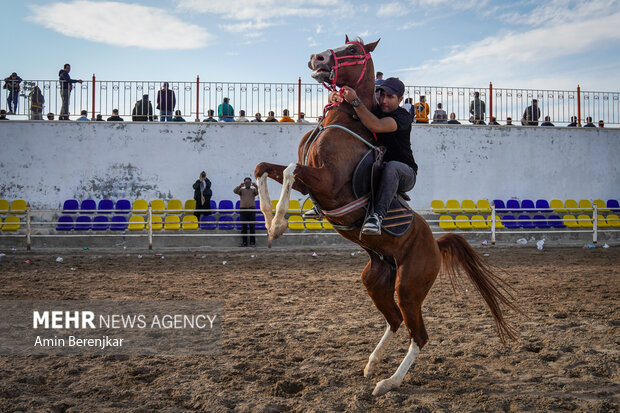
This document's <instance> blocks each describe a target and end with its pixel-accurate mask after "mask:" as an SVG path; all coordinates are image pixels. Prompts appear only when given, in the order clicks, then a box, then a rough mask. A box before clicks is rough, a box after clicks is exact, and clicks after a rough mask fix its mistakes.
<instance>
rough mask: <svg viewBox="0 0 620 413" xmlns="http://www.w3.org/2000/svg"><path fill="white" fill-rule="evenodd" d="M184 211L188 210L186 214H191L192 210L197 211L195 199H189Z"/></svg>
mask: <svg viewBox="0 0 620 413" xmlns="http://www.w3.org/2000/svg"><path fill="white" fill-rule="evenodd" d="M183 209H186V210H187V211H185V212H189V211H191V210H192V209H196V200H195V199H188V200H187V201H185V205H183Z"/></svg>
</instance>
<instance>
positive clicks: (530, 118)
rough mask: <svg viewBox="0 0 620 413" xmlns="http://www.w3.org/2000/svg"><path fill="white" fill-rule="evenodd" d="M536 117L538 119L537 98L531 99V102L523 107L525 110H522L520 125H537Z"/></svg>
mask: <svg viewBox="0 0 620 413" xmlns="http://www.w3.org/2000/svg"><path fill="white" fill-rule="evenodd" d="M538 119H540V108H539V107H538V100H537V99H532V104H531V105H530V106H528V107H527V108H526V109H525V112H523V118H522V119H521V125H523V126H526V125H528V126H538Z"/></svg>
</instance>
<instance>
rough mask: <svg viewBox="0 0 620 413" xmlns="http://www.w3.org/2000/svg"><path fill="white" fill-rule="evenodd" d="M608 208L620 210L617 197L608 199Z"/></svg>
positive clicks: (614, 210)
mask: <svg viewBox="0 0 620 413" xmlns="http://www.w3.org/2000/svg"><path fill="white" fill-rule="evenodd" d="M607 208H609V209H611V210H612V211H613V212H620V205H619V204H618V200H616V199H608V200H607Z"/></svg>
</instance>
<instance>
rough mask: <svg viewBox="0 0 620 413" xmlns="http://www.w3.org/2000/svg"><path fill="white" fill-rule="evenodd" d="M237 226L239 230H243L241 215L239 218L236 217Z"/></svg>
mask: <svg viewBox="0 0 620 413" xmlns="http://www.w3.org/2000/svg"><path fill="white" fill-rule="evenodd" d="M235 221H236V222H235V227H237V229H238V230H241V224H240V223H239V221H241V217H240V216H238V217H237V219H235Z"/></svg>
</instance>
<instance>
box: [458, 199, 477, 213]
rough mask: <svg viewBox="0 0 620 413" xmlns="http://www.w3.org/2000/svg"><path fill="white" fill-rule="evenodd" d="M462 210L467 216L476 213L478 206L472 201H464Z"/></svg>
mask: <svg viewBox="0 0 620 413" xmlns="http://www.w3.org/2000/svg"><path fill="white" fill-rule="evenodd" d="M461 209H462V210H463V212H465V213H466V214H473V213H475V212H476V204H475V203H474V201H472V200H471V199H464V200H463V201H462V202H461Z"/></svg>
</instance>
